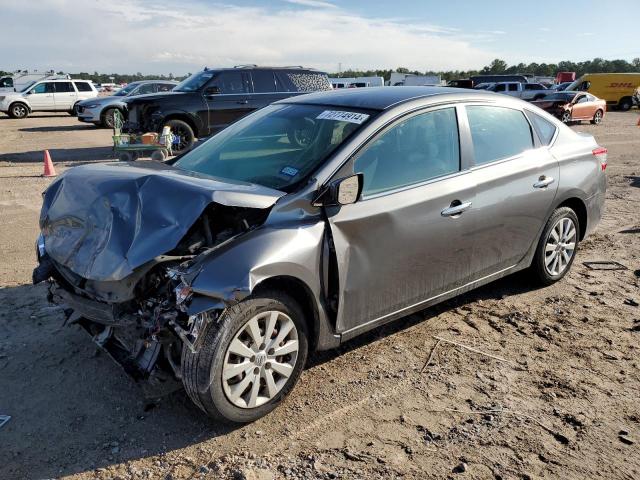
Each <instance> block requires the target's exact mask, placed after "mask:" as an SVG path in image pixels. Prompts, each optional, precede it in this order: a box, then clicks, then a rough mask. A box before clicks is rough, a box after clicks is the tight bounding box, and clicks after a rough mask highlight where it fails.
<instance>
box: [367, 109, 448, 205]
mask: <svg viewBox="0 0 640 480" xmlns="http://www.w3.org/2000/svg"><path fill="white" fill-rule="evenodd" d="M459 170H460V146H459V139H458V120H457V117H456V110H455V108H444V109H441V110H436V111H433V112H428V113H422V114H418V115H414V116H412V117H410V118H407V119H404V120H400V121H399V122H397V123H396V124H395V125H393V126H392V127H390V128H388V129H387V130H386V131H384V132H383V133H381V134H380V135H378V136H377V137H376V138H375V139H373V140H372V141H371V142H370V143H369V144H368V145H367V146H366V147H365V150H364V151H363V152H361V153H360V154H358V157H357V158H356V160H355V162H354V171H355V172H357V173H362V174H363V177H364V186H363V189H362V195H363V197H366V196H367V195H375V194H377V193H380V192H384V191H387V190H394V189H396V188H401V187H405V186H408V185H412V184H416V183H421V182H424V181H427V180H430V179H433V178H436V177H440V176H443V175H448V174H450V173H455V172H457V171H459Z"/></svg>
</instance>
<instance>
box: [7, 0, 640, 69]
mask: <svg viewBox="0 0 640 480" xmlns="http://www.w3.org/2000/svg"><path fill="white" fill-rule="evenodd" d="M639 4H640V0H599V1H593V0H580V1H579V2H576V3H575V5H574V6H572V5H570V4H567V3H566V2H560V1H558V0H556V1H547V0H537V1H535V2H533V1H516V0H510V1H498V0H481V1H477V0H476V1H462V0H438V1H430V0H400V1H398V0H386V1H384V2H379V1H375V0H348V1H338V0H247V1H238V0H227V1H224V2H218V1H213V0H173V1H167V0H37V1H32V0H0V70H7V71H12V70H17V69H29V70H33V69H38V70H48V69H55V70H56V71H60V70H61V71H64V72H73V73H76V72H81V71H84V72H94V71H98V72H101V73H136V72H141V73H143V74H154V73H155V74H168V73H173V74H174V75H176V76H180V75H184V74H185V73H187V72H195V71H198V70H200V69H202V68H203V67H204V66H208V67H219V66H233V65H239V64H253V63H255V64H259V65H279V66H284V65H304V66H307V67H314V68H318V69H321V70H325V71H329V72H336V71H338V69H339V68H341V69H342V70H346V69H364V70H366V69H374V68H385V69H386V68H396V67H406V68H409V69H411V70H414V69H415V70H420V71H426V70H435V71H439V70H467V69H478V68H481V67H483V66H485V65H487V64H488V63H490V62H491V60H492V59H494V58H501V59H503V60H506V61H507V62H508V63H510V64H511V63H520V62H524V63H530V62H538V63H543V62H544V63H551V62H558V61H560V60H573V61H581V60H587V59H592V58H594V57H602V58H605V59H615V58H622V59H626V60H629V61H630V60H631V59H633V58H634V57H640V36H638V31H640V27H639V26H638V25H639V22H638V5H639Z"/></svg>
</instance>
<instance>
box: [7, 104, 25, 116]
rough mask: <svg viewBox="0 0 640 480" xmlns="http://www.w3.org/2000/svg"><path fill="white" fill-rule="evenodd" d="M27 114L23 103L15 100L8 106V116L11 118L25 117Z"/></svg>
mask: <svg viewBox="0 0 640 480" xmlns="http://www.w3.org/2000/svg"><path fill="white" fill-rule="evenodd" d="M28 115H29V109H28V108H27V106H26V105H25V104H24V103H19V102H16V103H14V104H13V105H11V107H9V116H10V117H11V118H26V117H27V116H28Z"/></svg>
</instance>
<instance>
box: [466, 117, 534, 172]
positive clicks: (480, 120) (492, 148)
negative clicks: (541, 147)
mask: <svg viewBox="0 0 640 480" xmlns="http://www.w3.org/2000/svg"><path fill="white" fill-rule="evenodd" d="M466 111H467V117H468V119H469V129H470V130H471V139H472V142H473V150H474V155H475V163H476V165H483V164H486V163H490V162H494V161H496V160H502V159H504V158H509V157H513V156H516V155H520V154H521V153H523V152H525V151H526V150H529V149H531V148H533V136H532V132H531V126H530V125H529V122H528V121H527V119H526V117H525V116H524V113H522V111H520V110H515V109H512V108H507V107H496V106H488V105H487V106H485V105H468V106H467V107H466Z"/></svg>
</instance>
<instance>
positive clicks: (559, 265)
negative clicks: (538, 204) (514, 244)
mask: <svg viewBox="0 0 640 480" xmlns="http://www.w3.org/2000/svg"><path fill="white" fill-rule="evenodd" d="M579 238H580V223H579V221H578V217H577V215H576V214H575V212H574V211H573V210H572V209H570V208H569V207H562V208H558V209H557V210H555V211H554V212H553V214H552V215H551V218H549V221H548V222H547V224H546V226H545V228H544V230H543V232H542V236H541V237H540V240H539V241H538V247H537V249H536V253H535V256H534V258H533V262H532V263H531V272H532V274H533V276H534V278H536V279H537V280H538V281H539V282H540V283H541V284H543V285H551V284H552V283H555V282H557V281H558V280H560V279H561V278H562V277H564V276H565V275H566V274H567V272H568V271H569V269H570V268H571V265H572V264H573V260H574V259H575V256H576V251H577V249H578V242H579Z"/></svg>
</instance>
